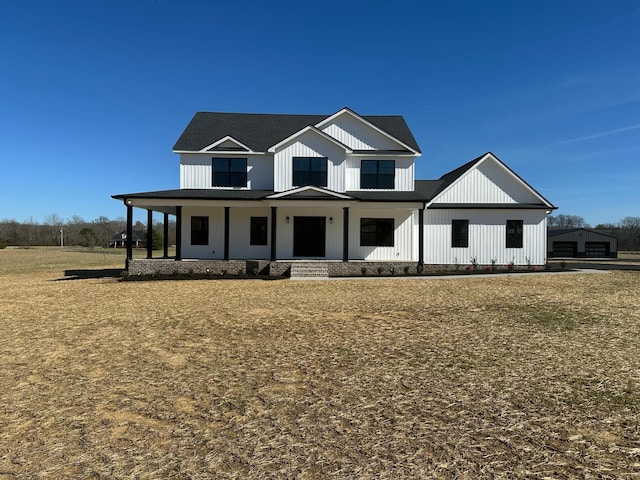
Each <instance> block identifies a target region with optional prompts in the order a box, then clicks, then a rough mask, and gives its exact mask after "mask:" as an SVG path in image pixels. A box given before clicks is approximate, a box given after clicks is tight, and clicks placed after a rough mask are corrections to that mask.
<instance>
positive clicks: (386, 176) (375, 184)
mask: <svg viewBox="0 0 640 480" xmlns="http://www.w3.org/2000/svg"><path fill="white" fill-rule="evenodd" d="M395 179H396V162H395V160H362V162H361V163H360V188H381V189H393V188H394V187H395Z"/></svg>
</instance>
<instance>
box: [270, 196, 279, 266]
mask: <svg viewBox="0 0 640 480" xmlns="http://www.w3.org/2000/svg"><path fill="white" fill-rule="evenodd" d="M277 219H278V207H271V257H270V260H271V261H272V262H275V261H276V223H277V222H276V221H277Z"/></svg>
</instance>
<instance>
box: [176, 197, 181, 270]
mask: <svg viewBox="0 0 640 480" xmlns="http://www.w3.org/2000/svg"><path fill="white" fill-rule="evenodd" d="M176 260H182V207H181V206H177V207H176Z"/></svg>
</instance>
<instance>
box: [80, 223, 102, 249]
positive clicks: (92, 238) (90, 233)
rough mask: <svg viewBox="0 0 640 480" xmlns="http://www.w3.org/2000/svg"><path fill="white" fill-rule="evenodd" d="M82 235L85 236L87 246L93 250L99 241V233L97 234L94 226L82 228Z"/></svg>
mask: <svg viewBox="0 0 640 480" xmlns="http://www.w3.org/2000/svg"><path fill="white" fill-rule="evenodd" d="M80 235H82V236H83V237H84V239H85V242H86V245H87V247H89V248H90V249H91V250H93V248H94V247H95V246H96V245H97V243H98V235H96V232H95V231H94V230H93V228H91V227H84V228H83V229H82V230H80Z"/></svg>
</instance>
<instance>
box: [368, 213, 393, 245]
mask: <svg viewBox="0 0 640 480" xmlns="http://www.w3.org/2000/svg"><path fill="white" fill-rule="evenodd" d="M393 230H394V221H393V218H361V219H360V246H362V247H393Z"/></svg>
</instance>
